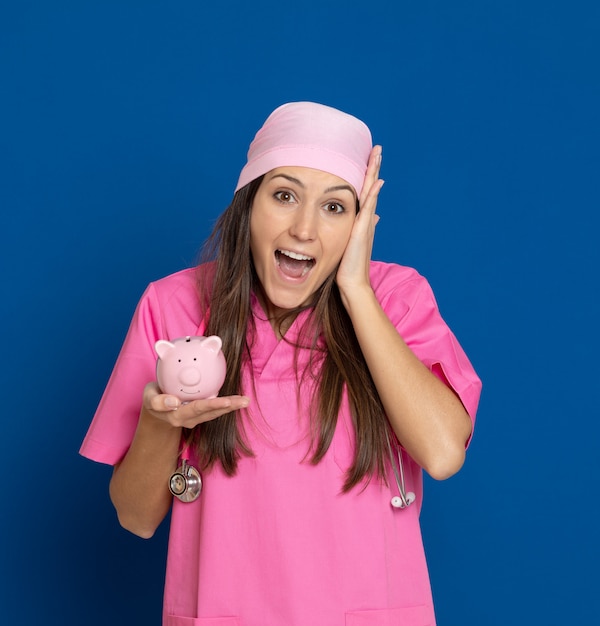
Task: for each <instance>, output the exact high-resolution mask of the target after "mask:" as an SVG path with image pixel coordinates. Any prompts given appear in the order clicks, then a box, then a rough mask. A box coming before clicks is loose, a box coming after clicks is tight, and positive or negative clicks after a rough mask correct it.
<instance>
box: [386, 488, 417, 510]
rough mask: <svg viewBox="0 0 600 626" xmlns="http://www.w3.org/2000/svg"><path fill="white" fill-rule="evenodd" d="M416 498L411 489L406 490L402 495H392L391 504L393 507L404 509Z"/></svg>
mask: <svg viewBox="0 0 600 626" xmlns="http://www.w3.org/2000/svg"><path fill="white" fill-rule="evenodd" d="M415 500H416V496H415V494H414V493H413V492H412V491H408V492H407V493H406V495H405V496H404V499H403V498H402V496H394V497H393V498H392V506H393V507H394V508H395V509H405V508H406V507H407V506H409V505H411V504H412V503H413V502H414V501H415Z"/></svg>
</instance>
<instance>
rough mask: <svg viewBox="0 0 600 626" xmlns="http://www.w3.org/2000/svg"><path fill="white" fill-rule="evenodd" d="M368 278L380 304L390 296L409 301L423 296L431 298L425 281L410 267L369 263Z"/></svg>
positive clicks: (378, 262) (429, 289) (381, 262)
mask: <svg viewBox="0 0 600 626" xmlns="http://www.w3.org/2000/svg"><path fill="white" fill-rule="evenodd" d="M370 278H371V286H372V288H373V291H374V292H375V295H376V296H377V299H378V300H379V301H380V302H381V303H382V304H384V302H385V301H386V300H387V299H388V298H389V297H390V296H391V295H392V294H394V295H395V296H400V297H401V298H402V299H408V300H409V301H412V300H414V299H416V298H418V297H419V296H420V295H423V294H427V295H431V296H433V294H432V291H431V287H430V285H429V282H428V281H427V279H426V278H425V277H424V276H422V275H421V274H419V272H417V270H416V269H414V268H412V267H407V266H405V265H398V264H397V263H384V262H383V261H371V267H370Z"/></svg>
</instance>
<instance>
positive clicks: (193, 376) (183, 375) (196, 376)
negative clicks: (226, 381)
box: [178, 366, 202, 386]
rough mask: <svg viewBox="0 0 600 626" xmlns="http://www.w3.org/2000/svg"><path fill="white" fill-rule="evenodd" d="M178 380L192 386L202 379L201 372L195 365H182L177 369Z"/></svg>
mask: <svg viewBox="0 0 600 626" xmlns="http://www.w3.org/2000/svg"><path fill="white" fill-rule="evenodd" d="M178 378H179V380H180V381H181V383H182V384H183V385H186V386H192V385H197V384H198V383H199V382H200V381H201V380H202V374H201V373H200V369H199V368H197V367H191V366H188V367H182V368H181V370H180V371H179V376H178Z"/></svg>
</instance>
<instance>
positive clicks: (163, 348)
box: [154, 339, 175, 359]
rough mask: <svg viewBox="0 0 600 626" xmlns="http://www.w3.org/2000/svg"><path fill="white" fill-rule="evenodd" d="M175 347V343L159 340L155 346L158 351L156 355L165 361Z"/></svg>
mask: <svg viewBox="0 0 600 626" xmlns="http://www.w3.org/2000/svg"><path fill="white" fill-rule="evenodd" d="M174 347H175V344H174V343H171V342H170V341H167V340H166V339H159V340H158V341H157V342H156V343H155V344H154V349H155V350H156V354H158V356H159V357H160V358H161V359H164V358H165V356H166V355H167V354H168V353H169V352H170V351H171V350H172V349H173V348H174Z"/></svg>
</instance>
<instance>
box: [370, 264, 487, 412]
mask: <svg viewBox="0 0 600 626" xmlns="http://www.w3.org/2000/svg"><path fill="white" fill-rule="evenodd" d="M374 265H375V267H374V268H372V282H373V286H374V289H375V292H376V294H377V297H378V299H379V301H380V303H381V305H382V307H383V309H384V311H385V312H386V314H387V315H388V317H389V318H390V320H391V321H392V323H393V324H394V326H395V327H396V329H397V330H398V332H399V333H400V335H401V336H402V338H403V339H404V341H405V342H406V344H407V345H408V346H409V348H410V349H411V350H412V351H413V352H414V353H415V355H416V356H417V357H418V358H419V360H420V361H421V362H422V363H423V364H424V365H425V366H427V368H429V370H430V371H431V372H433V373H434V374H435V375H436V376H437V377H438V378H440V379H441V380H442V381H443V382H444V383H445V384H447V385H448V386H449V387H451V388H452V389H453V390H454V391H455V393H456V394H457V395H458V397H459V398H460V399H461V401H462V403H463V405H464V407H465V409H466V410H467V412H468V413H469V415H470V416H471V420H472V422H473V424H474V423H475V415H476V413H477V407H478V405H479V397H480V394H481V380H480V379H479V377H478V375H477V373H476V372H475V370H474V368H473V366H472V364H471V362H470V361H469V359H468V357H467V355H466V354H465V352H464V350H463V349H462V347H461V345H460V344H459V342H458V340H457V338H456V337H455V335H454V333H453V332H452V331H451V330H450V328H449V327H448V325H447V324H446V322H445V321H444V319H443V318H442V316H441V314H440V311H439V308H438V305H437V302H436V299H435V296H434V294H433V291H432V289H431V287H430V285H429V283H428V282H427V280H426V279H425V278H424V277H423V276H421V275H420V274H418V273H417V272H416V271H415V270H413V269H411V268H404V267H402V266H397V265H393V264H374Z"/></svg>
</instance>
